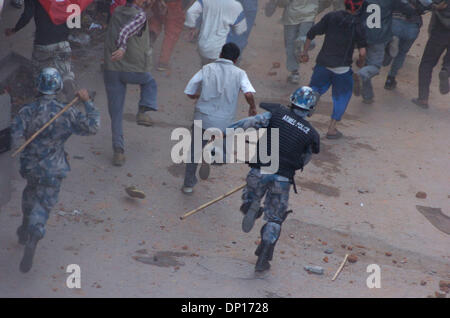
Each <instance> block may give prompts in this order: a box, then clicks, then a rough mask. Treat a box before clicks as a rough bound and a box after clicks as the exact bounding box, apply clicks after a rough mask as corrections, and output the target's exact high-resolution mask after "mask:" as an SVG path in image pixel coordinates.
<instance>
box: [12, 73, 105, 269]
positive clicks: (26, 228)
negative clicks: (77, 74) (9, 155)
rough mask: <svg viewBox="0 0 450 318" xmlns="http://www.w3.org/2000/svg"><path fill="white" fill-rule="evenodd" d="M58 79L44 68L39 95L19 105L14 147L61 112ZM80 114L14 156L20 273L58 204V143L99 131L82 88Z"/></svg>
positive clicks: (73, 112) (62, 155) (61, 155)
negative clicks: (20, 184) (21, 182)
mask: <svg viewBox="0 0 450 318" xmlns="http://www.w3.org/2000/svg"><path fill="white" fill-rule="evenodd" d="M62 89H63V81H62V78H61V75H60V74H59V72H58V71H57V70H56V69H54V68H44V69H43V70H42V71H41V73H40V74H39V77H38V80H37V90H38V91H39V93H40V96H39V97H38V98H37V100H36V101H35V102H33V103H31V104H29V105H25V106H24V107H23V108H22V109H21V110H20V111H19V113H18V115H17V116H16V117H15V118H14V120H13V124H12V136H13V140H14V141H15V143H17V141H19V140H20V139H21V138H22V137H23V138H25V139H28V138H30V137H31V136H32V135H33V134H34V133H35V132H36V131H38V130H39V129H40V128H41V127H42V126H44V124H45V123H47V122H48V121H49V120H50V119H52V118H53V117H54V116H55V115H56V114H57V113H58V112H59V111H60V110H61V109H62V108H64V105H62V104H61V103H60V102H59V101H58V100H56V94H58V93H59V92H60V91H61V90H62ZM78 96H79V98H80V99H81V100H82V101H83V103H84V107H85V110H86V113H85V114H84V113H82V112H81V111H80V110H78V109H77V108H76V107H72V108H70V109H69V110H68V111H67V112H65V113H63V114H62V115H61V116H60V117H59V118H57V119H56V120H55V121H54V122H53V123H52V124H51V125H50V126H49V127H47V128H46V129H45V130H44V131H43V132H42V133H41V134H40V135H38V136H37V137H36V139H34V140H33V141H32V142H31V143H30V144H29V145H28V146H27V147H26V148H25V149H24V151H23V152H22V154H21V156H20V174H21V176H22V177H23V178H24V179H26V180H27V185H26V187H25V189H24V190H23V195H22V212H23V219H22V225H21V226H20V227H19V228H18V229H17V235H18V237H19V243H20V244H22V245H25V251H24V255H23V258H22V261H21V263H20V270H21V271H22V272H23V273H26V272H28V271H29V270H30V269H31V266H32V263H33V257H34V252H35V250H36V245H37V243H38V241H39V240H41V239H42V238H43V237H44V235H45V224H46V223H47V220H48V217H49V213H50V211H51V210H52V208H53V206H54V205H55V204H56V203H57V201H58V194H59V190H60V187H61V182H62V180H63V179H64V178H65V177H66V175H67V172H69V171H70V166H69V162H68V160H67V154H66V152H65V151H64V144H65V142H66V141H67V140H68V139H69V137H70V136H71V135H72V134H76V135H82V136H87V135H95V134H96V133H97V131H98V129H99V127H100V113H99V112H98V110H97V109H96V108H95V107H94V105H93V103H92V101H91V100H90V98H89V94H88V92H87V91H86V90H85V89H82V90H80V91H79V92H78Z"/></svg>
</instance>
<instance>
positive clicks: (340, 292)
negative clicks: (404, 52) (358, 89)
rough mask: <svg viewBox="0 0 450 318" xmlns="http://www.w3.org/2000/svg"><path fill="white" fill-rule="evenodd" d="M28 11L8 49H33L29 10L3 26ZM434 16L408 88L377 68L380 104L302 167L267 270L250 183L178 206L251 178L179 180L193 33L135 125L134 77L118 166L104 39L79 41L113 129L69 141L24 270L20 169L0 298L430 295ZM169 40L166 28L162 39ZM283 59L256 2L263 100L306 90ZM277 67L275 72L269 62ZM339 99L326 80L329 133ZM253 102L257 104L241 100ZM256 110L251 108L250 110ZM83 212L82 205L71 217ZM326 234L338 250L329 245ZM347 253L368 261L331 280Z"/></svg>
mask: <svg viewBox="0 0 450 318" xmlns="http://www.w3.org/2000/svg"><path fill="white" fill-rule="evenodd" d="M18 14H19V12H18V11H16V10H13V9H12V8H10V7H8V8H6V11H5V12H4V13H3V15H4V17H3V20H1V22H0V29H1V31H2V35H0V43H2V48H0V51H1V50H3V51H4V50H5V49H6V48H10V49H13V50H16V51H18V52H21V53H22V54H23V55H25V56H27V57H30V55H31V43H32V37H33V29H34V26H33V25H32V24H30V26H28V27H27V28H26V29H25V30H23V31H22V32H21V33H20V34H17V35H16V37H15V38H12V39H8V40H5V38H4V36H3V29H4V28H5V27H9V26H10V25H13V23H14V22H15V21H16V19H17V17H18ZM278 14H279V13H278ZM425 30H426V27H424V28H423V29H422V33H421V35H420V39H419V40H418V41H417V42H416V44H415V45H414V47H413V49H412V50H411V52H410V53H409V56H408V58H407V61H406V63H405V67H404V68H403V70H402V71H401V73H400V75H399V76H398V81H399V85H398V88H397V90H396V91H393V92H390V91H385V90H384V89H383V88H382V86H383V84H384V79H385V76H386V72H387V71H386V69H384V70H383V71H382V74H381V75H380V76H378V77H377V78H376V79H375V81H374V85H375V88H376V102H375V104H374V105H372V106H367V105H365V104H362V103H361V102H360V99H359V98H353V99H352V102H351V104H350V106H349V108H348V111H347V114H346V115H345V118H344V120H343V122H342V126H341V130H342V132H343V133H344V135H345V138H344V139H342V140H339V141H328V140H326V139H323V144H322V145H323V146H322V152H321V154H320V155H319V156H317V157H315V158H314V159H313V160H312V162H311V164H310V165H308V166H307V167H306V169H305V171H304V173H301V174H300V173H299V174H298V175H297V183H298V185H299V188H301V192H300V194H298V195H295V194H294V193H293V192H292V193H291V199H290V208H292V209H293V210H294V214H292V215H291V216H290V217H289V218H288V220H287V221H286V222H285V225H284V227H283V233H282V236H281V239H280V241H279V243H278V245H277V248H276V252H275V258H274V261H273V262H272V270H271V271H270V273H268V274H265V275H262V276H255V274H254V272H253V268H254V263H255V261H256V257H255V256H254V255H253V252H254V250H255V248H256V242H257V240H258V237H259V231H258V228H259V226H260V225H261V224H262V223H261V221H258V223H257V225H256V226H255V229H254V230H253V231H252V232H251V233H250V234H244V233H242V231H241V229H240V222H241V215H240V213H239V212H238V208H239V205H240V198H239V194H235V195H234V196H232V197H230V198H227V199H225V200H223V201H222V202H220V203H218V204H216V205H214V206H213V207H210V208H208V209H206V210H205V211H203V212H201V213H199V214H197V215H195V216H192V217H190V218H188V219H187V220H185V221H180V220H179V217H180V216H181V215H182V214H183V213H185V212H186V211H188V210H190V209H192V208H195V207H196V206H198V205H199V204H201V203H203V202H206V201H208V200H210V199H212V198H215V197H216V196H218V195H220V194H222V193H225V192H227V191H228V190H230V189H232V188H234V187H235V186H237V185H239V184H241V183H242V182H243V180H244V176H245V174H246V173H247V171H248V168H247V167H246V166H245V165H236V164H235V165H228V166H222V167H218V168H215V169H214V170H213V171H212V175H211V178H210V179H209V180H208V181H204V182H200V183H199V185H198V186H197V187H196V192H195V194H194V195H193V196H185V195H183V194H182V193H181V192H180V187H181V183H182V175H183V167H182V166H178V165H174V164H172V162H171V159H170V149H171V147H172V145H173V144H174V142H171V141H170V134H171V131H172V129H174V128H176V127H183V126H184V127H188V126H190V124H191V120H192V114H193V104H192V102H191V101H189V100H188V99H187V98H186V97H184V96H183V88H184V86H185V84H186V83H187V81H188V80H189V78H190V77H191V76H192V75H193V74H194V72H196V71H197V70H198V67H199V61H198V57H197V54H196V52H195V46H194V45H193V44H189V43H186V41H185V40H181V41H180V42H179V44H178V46H177V48H176V53H175V56H174V58H173V70H172V71H171V72H170V73H167V74H162V73H157V72H156V71H155V72H154V76H155V77H156V79H157V82H158V85H159V92H158V94H159V103H160V111H159V112H158V113H155V114H154V120H155V121H156V124H155V126H154V127H151V128H145V127H140V126H137V125H136V124H135V122H134V114H135V112H136V106H135V105H136V102H137V98H138V90H137V89H138V88H137V87H133V86H130V87H129V91H128V93H129V94H128V97H127V103H126V111H125V113H126V114H125V118H124V125H125V137H126V147H127V149H126V154H127V163H126V165H125V166H124V167H122V168H115V167H113V166H112V165H111V156H112V150H111V146H110V128H109V125H110V121H109V117H108V113H107V106H106V98H105V93H104V87H103V81H102V74H101V72H100V66H99V64H100V63H101V59H102V53H101V48H100V47H97V48H93V49H92V51H90V52H86V51H84V53H83V52H81V51H78V52H75V53H74V57H75V63H76V71H77V76H78V81H79V83H82V86H85V87H88V88H90V89H95V90H96V91H97V92H98V94H97V98H96V104H97V106H98V107H99V108H100V110H101V114H102V129H101V131H100V133H99V134H98V135H97V136H94V137H91V138H79V137H73V138H71V139H70V141H69V142H68V144H67V151H68V152H69V153H70V155H71V158H72V160H71V164H72V173H71V174H70V175H69V177H68V178H67V180H66V181H65V182H64V183H63V187H62V191H61V195H60V203H59V204H58V206H57V207H56V208H55V211H54V213H53V214H52V216H51V218H50V220H49V222H48V233H47V236H46V237H45V239H44V240H42V241H41V242H40V244H39V247H38V251H37V256H36V258H35V265H34V267H33V269H32V271H31V272H30V273H28V274H26V275H23V274H21V273H20V272H19V270H18V264H19V262H20V259H21V256H22V248H21V247H20V246H19V245H18V244H17V238H16V235H15V230H16V228H17V227H18V226H19V223H20V219H21V217H20V216H21V212H20V198H21V191H22V189H23V187H24V181H23V180H22V179H21V178H20V177H19V175H18V174H17V173H16V175H15V178H14V180H13V187H14V193H13V198H12V200H11V202H10V203H9V204H8V205H7V206H5V207H2V209H1V213H0V227H1V230H0V296H4V297H13V296H16V297H17V296H18V297H80V296H85V297H112V296H119V297H426V296H427V295H434V293H435V292H436V291H438V290H439V287H438V283H439V281H440V280H442V279H450V253H449V250H450V237H449V233H448V227H446V226H447V225H448V222H449V221H448V216H450V209H449V208H450V204H449V201H450V188H449V180H450V164H449V154H450V153H449V149H450V139H449V138H448V136H449V135H450V125H449V122H450V112H449V108H448V106H449V100H450V98H449V97H448V95H447V96H442V95H439V93H438V88H437V87H438V86H437V85H438V82H437V73H435V74H434V79H433V84H432V85H433V86H432V89H433V92H432V97H431V100H430V104H431V105H432V106H431V108H430V109H429V110H423V109H420V108H418V107H417V106H415V105H414V104H412V103H410V102H409V100H410V99H411V98H412V97H415V95H416V82H417V65H418V63H419V59H420V55H421V54H422V51H423V47H424V45H425V41H426V37H427V35H426V31H425ZM159 46H160V41H158V43H157V44H156V48H157V49H156V50H155V51H156V52H158V48H159ZM315 54H317V51H315V52H313V54H312V55H313V56H315ZM273 62H280V63H281V68H280V69H275V70H271V67H272V63H273ZM284 64H285V58H284V48H283V37H282V26H281V25H279V24H277V19H276V17H272V18H271V19H267V18H266V17H264V16H263V15H262V12H260V14H259V16H258V19H257V21H256V27H255V29H254V31H253V33H252V36H251V40H250V45H249V47H248V48H247V50H246V51H245V53H244V58H243V63H242V67H243V68H244V69H245V70H246V71H247V72H248V74H249V77H250V79H251V81H252V82H253V84H254V86H255V88H256V90H257V100H258V101H266V100H277V101H286V99H287V97H288V96H289V94H290V93H291V92H292V91H293V90H294V89H295V87H292V86H289V85H287V84H286V82H285V78H286V76H287V71H285V69H284ZM312 67H313V61H312V62H310V63H309V64H307V65H303V67H302V70H301V74H302V84H308V80H309V78H310V76H311V69H312ZM274 71H275V72H277V74H276V75H273V76H268V73H269V72H274ZM330 101H331V99H330V93H328V94H327V95H326V96H324V97H323V98H322V103H321V105H320V107H319V110H318V112H317V113H316V114H315V115H314V117H313V118H312V122H313V124H315V126H316V127H317V128H318V129H319V131H320V132H321V134H322V135H323V134H324V132H325V129H326V125H327V121H328V118H329V114H330V113H331V103H330ZM241 102H242V103H241V105H245V103H244V100H243V99H242V100H241ZM246 112H247V108H246V107H245V106H242V107H241V109H240V113H239V116H240V117H244V116H245V114H246ZM17 168H18V167H17V164H16V167H15V169H16V170H17ZM129 185H137V186H139V187H140V188H141V189H143V190H144V191H145V192H146V193H147V199H146V200H144V201H134V200H131V199H128V198H127V197H126V195H125V192H124V188H125V187H126V186H129ZM418 191H423V192H426V194H427V197H426V199H418V198H416V193H417V192H418ZM416 205H421V206H425V207H433V208H440V209H442V213H443V214H442V215H441V216H440V219H439V218H437V219H436V218H435V219H430V221H429V220H428V219H427V218H426V217H425V216H424V215H423V214H421V213H420V212H419V211H418V210H417V208H416ZM74 210H78V211H81V212H82V213H81V215H72V212H73V211H74ZM431 222H433V223H434V224H435V225H437V226H438V227H440V229H438V228H437V227H435V225H433V224H432V223H431ZM445 222H447V225H446V223H445ZM445 230H447V233H444V231H445ZM329 247H331V248H333V249H334V253H333V254H331V255H327V254H324V250H325V249H326V248H329ZM349 249H351V250H349ZM346 253H353V254H355V255H357V257H358V261H357V262H356V263H354V264H347V265H346V267H345V268H344V270H343V272H342V273H341V275H340V276H339V278H338V279H337V280H336V281H335V282H332V281H331V278H332V276H333V275H334V273H335V271H336V269H337V268H338V266H339V264H340V262H341V261H342V259H343V257H344V255H345V254H346ZM386 253H387V255H391V256H387V255H386ZM389 253H390V254H389ZM325 256H328V263H326V262H324V260H323V258H324V257H325ZM69 264H78V265H80V266H81V271H82V273H81V284H82V288H81V289H79V290H75V289H72V290H71V289H68V288H67V287H66V284H65V283H66V278H67V276H68V274H67V273H66V271H65V269H66V267H67V265H69ZM369 264H378V265H380V267H381V285H382V286H381V289H369V288H367V286H366V279H367V277H368V275H369V274H368V273H366V267H367V266H368V265H369ZM305 265H320V266H323V267H324V269H325V274H324V275H323V276H317V275H310V274H308V273H307V272H306V271H305V270H304V269H303V267H304V266H305ZM421 282H422V284H421Z"/></svg>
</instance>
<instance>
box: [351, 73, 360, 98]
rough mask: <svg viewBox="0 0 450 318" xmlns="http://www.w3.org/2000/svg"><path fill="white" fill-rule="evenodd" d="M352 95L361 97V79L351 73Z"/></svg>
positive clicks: (356, 74)
mask: <svg viewBox="0 0 450 318" xmlns="http://www.w3.org/2000/svg"><path fill="white" fill-rule="evenodd" d="M353 95H355V96H360V95H361V78H360V77H359V75H358V73H353Z"/></svg>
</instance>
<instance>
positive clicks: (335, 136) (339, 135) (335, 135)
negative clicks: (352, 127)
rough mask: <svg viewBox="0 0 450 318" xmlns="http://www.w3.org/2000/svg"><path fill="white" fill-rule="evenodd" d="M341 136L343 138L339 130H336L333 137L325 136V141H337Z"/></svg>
mask: <svg viewBox="0 0 450 318" xmlns="http://www.w3.org/2000/svg"><path fill="white" fill-rule="evenodd" d="M342 136H344V135H343V134H342V133H341V132H340V131H339V130H337V132H336V133H335V134H334V135H330V134H327V135H326V137H327V139H339V138H342Z"/></svg>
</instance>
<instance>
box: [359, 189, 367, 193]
mask: <svg viewBox="0 0 450 318" xmlns="http://www.w3.org/2000/svg"><path fill="white" fill-rule="evenodd" d="M358 193H361V194H364V193H369V191H367V190H360V189H358Z"/></svg>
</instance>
